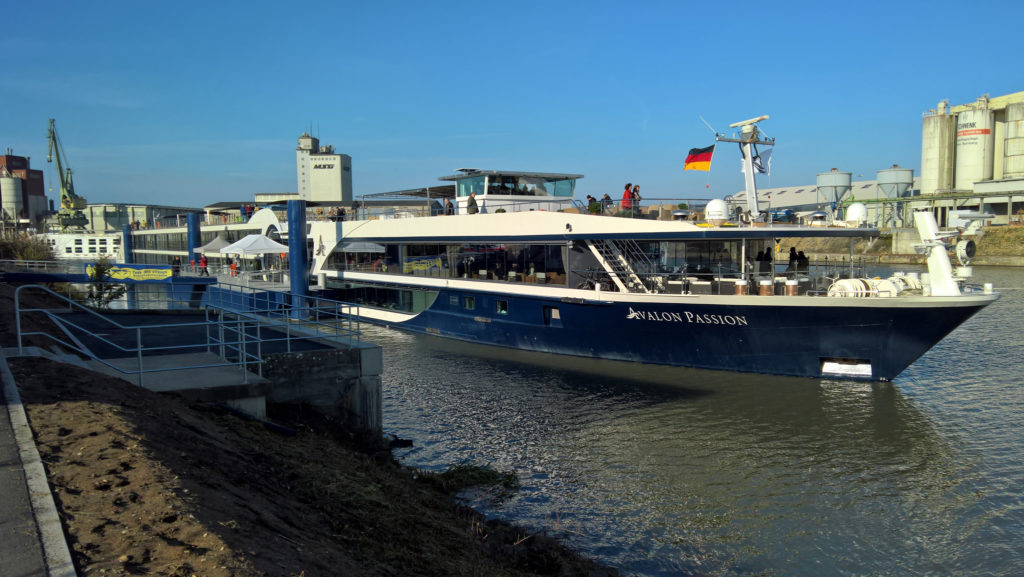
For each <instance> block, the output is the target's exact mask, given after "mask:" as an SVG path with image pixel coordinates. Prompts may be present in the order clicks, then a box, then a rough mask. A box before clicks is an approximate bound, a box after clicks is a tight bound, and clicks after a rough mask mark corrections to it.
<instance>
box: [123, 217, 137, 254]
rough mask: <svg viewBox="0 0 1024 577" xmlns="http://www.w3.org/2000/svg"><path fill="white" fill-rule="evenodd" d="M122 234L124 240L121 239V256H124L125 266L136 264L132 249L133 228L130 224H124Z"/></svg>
mask: <svg viewBox="0 0 1024 577" xmlns="http://www.w3.org/2000/svg"><path fill="white" fill-rule="evenodd" d="M121 234H122V235H123V236H124V238H123V239H121V254H122V255H123V256H124V264H134V263H135V255H134V254H133V252H134V249H133V248H132V226H131V225H130V224H122V225H121Z"/></svg>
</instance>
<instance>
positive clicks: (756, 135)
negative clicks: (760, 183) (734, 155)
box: [715, 114, 775, 222]
mask: <svg viewBox="0 0 1024 577" xmlns="http://www.w3.org/2000/svg"><path fill="white" fill-rule="evenodd" d="M768 118H769V117H768V115H767V114H765V115H762V116H758V117H756V118H750V119H747V120H742V121H740V122H734V123H732V124H730V125H729V127H730V128H739V129H740V135H739V137H738V138H725V137H724V136H718V137H717V138H715V140H716V141H717V142H736V143H739V145H740V151H741V152H742V154H743V180H744V184H745V189H746V191H747V210H746V212H745V213H742V214H741V218H745V219H746V220H747V221H748V222H753V221H755V220H761V219H767V217H768V215H767V213H765V212H763V211H761V210H760V209H759V208H758V204H757V184H756V183H755V182H754V151H755V150H756V149H755V148H754V147H755V146H756V145H759V144H760V145H762V146H775V139H774V138H771V139H768V138H761V131H760V130H758V127H757V123H758V122H761V121H762V120H768Z"/></svg>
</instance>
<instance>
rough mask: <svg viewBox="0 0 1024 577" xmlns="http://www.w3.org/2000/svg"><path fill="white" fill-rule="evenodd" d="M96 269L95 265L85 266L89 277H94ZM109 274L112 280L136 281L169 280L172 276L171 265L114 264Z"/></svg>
mask: <svg viewBox="0 0 1024 577" xmlns="http://www.w3.org/2000/svg"><path fill="white" fill-rule="evenodd" d="M95 270H96V268H95V266H93V265H87V266H86V267H85V274H87V275H89V278H92V275H93V273H94V271H95ZM108 274H109V275H110V280H112V281H136V282H143V281H157V280H167V279H169V278H171V269H170V267H167V268H144V267H139V268H133V267H127V266H112V267H110V270H109V271H108Z"/></svg>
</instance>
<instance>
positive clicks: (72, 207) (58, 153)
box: [46, 118, 89, 230]
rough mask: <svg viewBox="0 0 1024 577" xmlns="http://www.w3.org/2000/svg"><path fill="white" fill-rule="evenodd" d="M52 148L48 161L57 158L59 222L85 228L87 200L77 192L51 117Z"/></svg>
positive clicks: (47, 156) (61, 225)
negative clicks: (83, 210) (83, 211)
mask: <svg viewBox="0 0 1024 577" xmlns="http://www.w3.org/2000/svg"><path fill="white" fill-rule="evenodd" d="M48 136H49V139H50V150H49V152H47V153H46V162H53V159H54V157H56V158H57V177H58V178H59V179H60V211H59V212H58V213H57V222H58V223H60V227H61V229H64V230H66V229H68V228H70V227H72V226H74V227H78V228H80V229H84V228H85V225H87V224H89V219H87V218H86V217H85V214H83V213H82V209H83V208H85V207H86V206H87V204H88V203H87V202H86V200H85V199H84V198H82V197H81V196H78V195H77V194H75V183H74V181H73V180H72V178H71V168H70V167H65V166H64V164H65V163H66V160H67V156H66V155H65V154H64V146H63V145H62V144H61V143H60V138H59V137H58V136H57V127H56V125H55V123H54V119H52V118H51V119H50V131H49V135H48Z"/></svg>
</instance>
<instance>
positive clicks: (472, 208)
mask: <svg viewBox="0 0 1024 577" xmlns="http://www.w3.org/2000/svg"><path fill="white" fill-rule="evenodd" d="M478 212H480V209H479V208H478V207H477V205H476V193H475V192H471V193H469V200H468V201H466V214H476V213H478Z"/></svg>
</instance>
